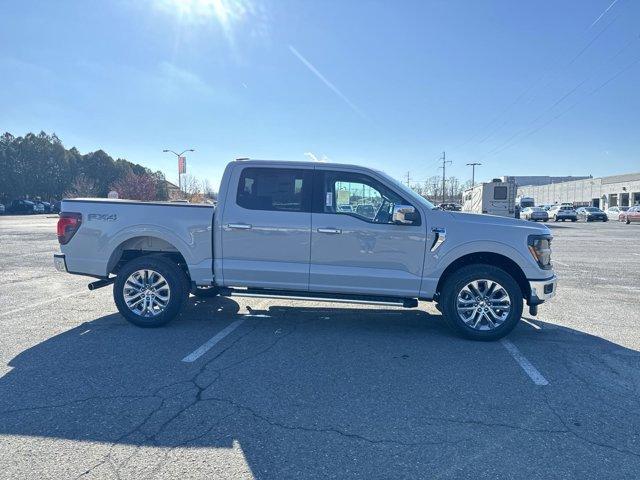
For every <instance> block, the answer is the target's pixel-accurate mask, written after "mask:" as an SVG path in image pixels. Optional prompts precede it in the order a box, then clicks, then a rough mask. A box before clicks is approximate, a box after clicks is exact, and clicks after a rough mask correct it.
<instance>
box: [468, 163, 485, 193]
mask: <svg viewBox="0 0 640 480" xmlns="http://www.w3.org/2000/svg"><path fill="white" fill-rule="evenodd" d="M476 165H482V164H481V163H478V162H473V163H467V166H468V167H471V188H473V187H475V186H476Z"/></svg>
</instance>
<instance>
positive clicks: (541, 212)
mask: <svg viewBox="0 0 640 480" xmlns="http://www.w3.org/2000/svg"><path fill="white" fill-rule="evenodd" d="M520 218H521V219H522V220H530V221H532V222H538V221H542V222H546V221H547V220H549V214H548V213H547V211H546V210H545V209H544V208H542V207H526V208H523V209H522V210H521V211H520Z"/></svg>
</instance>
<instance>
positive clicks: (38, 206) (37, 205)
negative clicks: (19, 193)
mask: <svg viewBox="0 0 640 480" xmlns="http://www.w3.org/2000/svg"><path fill="white" fill-rule="evenodd" d="M33 213H45V208H44V204H43V203H42V202H34V203H33Z"/></svg>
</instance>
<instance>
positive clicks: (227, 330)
mask: <svg viewBox="0 0 640 480" xmlns="http://www.w3.org/2000/svg"><path fill="white" fill-rule="evenodd" d="M242 323H244V319H242V320H236V321H235V322H233V323H231V324H230V325H228V326H227V327H226V328H225V329H223V330H221V331H220V332H218V333H217V334H216V335H214V336H213V337H211V338H210V339H209V340H208V341H207V342H206V343H204V344H203V345H201V346H200V347H198V348H196V349H195V350H194V351H193V352H191V353H190V354H189V355H187V356H186V357H184V358H183V359H182V361H183V362H186V363H192V362H195V361H196V360H197V359H198V358H200V357H201V356H202V355H204V354H205V353H207V352H208V351H209V350H211V349H212V348H213V347H214V346H215V345H216V343H218V342H219V341H220V340H222V339H223V338H224V337H226V336H227V335H229V334H230V333H231V332H233V331H234V330H235V329H236V328H238V327H239V326H240V325H241V324H242Z"/></svg>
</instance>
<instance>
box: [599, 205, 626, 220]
mask: <svg viewBox="0 0 640 480" xmlns="http://www.w3.org/2000/svg"><path fill="white" fill-rule="evenodd" d="M627 210H629V207H609V208H607V209H606V210H605V211H604V213H606V214H607V218H608V219H609V220H620V214H621V213H622V212H626V211H627ZM620 221H622V220H620Z"/></svg>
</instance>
